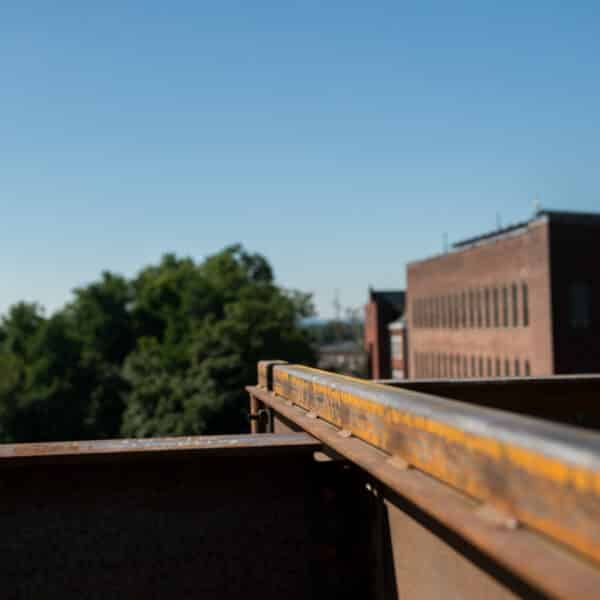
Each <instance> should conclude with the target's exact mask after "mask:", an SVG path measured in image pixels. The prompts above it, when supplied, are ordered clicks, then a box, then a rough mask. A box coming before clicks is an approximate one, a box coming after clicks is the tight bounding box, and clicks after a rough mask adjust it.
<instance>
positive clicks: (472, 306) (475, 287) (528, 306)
mask: <svg viewBox="0 0 600 600" xmlns="http://www.w3.org/2000/svg"><path fill="white" fill-rule="evenodd" d="M599 259H600V214H584V213H570V212H555V211H539V212H538V213H537V214H536V215H535V216H534V217H533V218H532V219H531V220H529V221H526V222H523V223H519V224H517V225H513V226H511V227H507V228H505V229H501V230H498V231H494V232H492V233H489V234H486V235H482V236H479V237H476V238H472V239H469V240H465V241H463V242H459V243H457V244H454V245H453V246H452V249H451V250H450V251H449V252H447V253H446V254H443V255H440V256H435V257H433V258H429V259H426V260H421V261H417V262H413V263H410V264H409V265H408V267H407V298H408V300H407V323H408V325H409V331H410V343H409V376H410V377H411V378H423V377H432V378H435V377H490V376H492V377H496V376H518V375H549V374H566V373H582V372H598V371H600V310H599V301H600V277H599V276H598V268H599V267H598V261H599Z"/></svg>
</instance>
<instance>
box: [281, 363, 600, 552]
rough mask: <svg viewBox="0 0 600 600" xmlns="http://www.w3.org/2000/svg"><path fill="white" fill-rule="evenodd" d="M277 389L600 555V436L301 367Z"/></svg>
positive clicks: (290, 369) (284, 370) (284, 371)
mask: <svg viewBox="0 0 600 600" xmlns="http://www.w3.org/2000/svg"><path fill="white" fill-rule="evenodd" d="M273 390H274V392H275V393H276V394H278V395H279V396H281V397H282V398H285V399H286V400H288V401H290V402H293V403H295V404H297V405H299V406H302V407H303V408H305V409H306V410H308V411H310V412H312V413H315V414H316V415H318V416H319V417H321V418H323V419H325V420H327V421H329V422H330V423H332V424H334V425H336V426H337V427H339V428H340V429H345V430H348V431H351V432H352V433H353V434H354V435H356V436H357V437H359V438H360V439H362V440H364V441H366V442H368V443H370V444H372V445H374V446H376V447H378V448H381V449H383V450H385V451H386V452H388V453H390V454H392V455H398V456H401V457H402V458H403V459H404V460H406V461H407V462H408V463H410V464H411V465H414V466H415V467H417V468H419V469H420V470H422V471H424V472H426V473H429V474H431V475H433V476H435V477H437V478H439V479H441V480H443V481H445V482H447V483H449V484H451V485H453V486H455V487H457V488H458V489H460V490H462V491H464V492H466V493H468V494H469V495H471V496H473V497H475V498H478V499H480V500H484V501H486V502H490V503H491V504H493V505H495V506H496V507H498V508H500V509H501V510H504V511H506V512H509V513H511V514H513V515H515V516H517V517H518V518H519V519H520V520H522V521H523V522H526V523H527V524H529V525H530V526H532V527H534V528H537V529H539V530H541V531H543V532H545V533H547V534H549V535H551V536H552V537H554V538H556V539H559V540H561V541H562V542H564V543H566V544H568V545H570V546H571V547H573V548H576V549H577V550H579V551H580V552H582V553H584V554H586V555H587V556H589V557H591V558H594V559H596V560H600V437H599V436H598V435H596V434H593V433H589V432H586V431H582V430H579V429H575V428H572V427H567V426H562V425H556V424H553V423H548V422H544V421H540V420H536V419H531V418H527V417H523V416H520V415H514V414H510V413H507V412H502V411H497V410H491V409H486V408H481V407H477V406H469V405H466V404H464V403H460V402H454V401H451V400H446V399H444V398H438V397H435V396H429V395H425V394H421V393H417V392H412V391H409V390H397V389H393V388H390V387H388V386H383V385H378V384H373V383H370V382H365V381H362V380H358V379H353V378H349V377H344V376H340V375H332V374H329V373H325V372H322V371H318V370H315V369H310V368H307V367H301V366H292V365H289V366H286V365H281V366H275V367H274V375H273Z"/></svg>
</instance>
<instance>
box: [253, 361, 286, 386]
mask: <svg viewBox="0 0 600 600" xmlns="http://www.w3.org/2000/svg"><path fill="white" fill-rule="evenodd" d="M285 364H286V362H285V361H284V360H261V361H259V362H258V385H259V386H260V387H262V388H265V389H268V390H270V389H272V388H273V367H275V366H277V365H285Z"/></svg>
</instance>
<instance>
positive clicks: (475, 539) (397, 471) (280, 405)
mask: <svg viewBox="0 0 600 600" xmlns="http://www.w3.org/2000/svg"><path fill="white" fill-rule="evenodd" d="M247 389H248V392H249V393H250V394H251V395H255V396H256V397H257V398H259V399H260V400H261V401H262V402H264V403H265V404H266V405H267V406H270V407H271V409H272V410H273V411H274V412H275V413H276V414H277V416H278V418H280V419H283V420H284V421H286V422H288V423H290V425H293V426H294V427H296V428H298V429H301V430H303V431H305V432H307V433H309V434H310V435H312V436H314V437H315V438H317V439H319V440H320V441H322V442H323V445H324V450H326V451H327V452H333V453H334V454H335V455H336V456H338V457H342V458H345V459H346V460H348V461H350V462H351V463H352V464H354V465H356V466H357V467H359V468H361V469H363V470H364V471H365V472H366V473H367V474H368V475H369V476H371V477H372V478H373V479H374V480H377V481H378V482H379V483H380V484H382V485H383V486H385V487H386V488H388V489H389V490H391V491H392V492H393V493H396V494H398V495H400V496H401V497H403V498H406V499H407V500H408V501H409V502H411V503H413V504H414V505H415V506H417V507H418V508H419V509H420V510H422V511H424V512H425V513H427V514H429V515H431V516H432V517H433V518H434V519H435V520H436V521H438V522H440V523H441V524H443V525H444V526H445V527H447V528H448V529H450V530H451V531H454V532H456V533H457V534H458V535H460V536H461V537H462V538H463V539H465V540H466V541H467V542H468V543H470V544H472V545H473V546H474V547H475V548H477V549H479V550H480V551H482V552H483V553H484V554H486V555H487V556H490V557H491V558H492V559H493V560H494V561H495V562H497V563H498V564H500V565H502V566H503V567H504V568H505V569H507V570H508V571H509V572H510V573H512V574H513V575H514V576H515V577H518V578H521V579H522V580H523V581H525V582H527V583H528V584H529V585H531V586H532V587H533V588H534V589H537V590H539V591H540V592H541V593H542V594H545V595H547V596H549V597H551V598H557V599H558V598H560V599H564V600H567V599H573V600H575V599H576V600H584V599H590V600H592V599H595V598H596V597H597V592H598V590H599V589H600V569H599V568H598V567H597V566H596V565H595V564H593V563H592V562H589V561H587V560H585V559H582V558H581V557H580V556H579V555H577V554H575V553H572V552H570V551H569V550H567V549H566V548H565V547H564V546H562V545H561V544H556V543H554V542H553V541H552V540H550V539H548V538H547V537H545V536H543V535H540V534H539V533H536V532H535V531H532V530H530V529H528V528H526V527H522V526H518V524H515V523H513V522H512V521H511V519H510V517H508V516H507V515H505V514H504V513H497V512H495V511H494V510H492V509H490V505H488V504H486V503H482V502H479V501H477V500H474V499H472V498H470V497H468V496H466V495H465V494H463V493H461V492H460V491H458V490H456V489H453V488H452V487H450V486H448V485H446V484H445V483H443V482H441V481H438V480H436V479H434V478H433V477H430V476H429V475H427V474H425V473H422V472H421V471H419V470H417V469H414V468H410V466H409V465H408V464H407V463H406V462H405V461H403V460H401V459H399V458H398V457H397V456H395V457H394V456H390V455H389V454H387V453H386V452H384V451H382V450H380V449H378V448H375V447H373V446H371V445H369V444H367V443H365V442H363V441H362V440H360V439H358V438H357V437H355V436H352V435H350V436H348V432H347V430H340V429H338V428H337V427H335V426H333V425H331V424H329V423H327V422H325V421H324V420H323V419H320V418H317V417H316V415H315V413H313V412H309V411H307V410H305V409H303V408H301V407H300V406H297V405H294V404H292V403H291V402H289V401H287V400H284V399H283V398H281V397H280V396H277V395H276V394H274V393H272V392H270V391H268V390H264V389H262V388H259V387H254V386H248V388H247Z"/></svg>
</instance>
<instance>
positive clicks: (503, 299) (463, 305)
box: [412, 283, 529, 329]
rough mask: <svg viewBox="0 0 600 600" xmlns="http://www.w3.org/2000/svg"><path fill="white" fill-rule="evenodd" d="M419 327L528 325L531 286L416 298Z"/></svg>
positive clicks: (414, 311)
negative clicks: (529, 288) (529, 287)
mask: <svg viewBox="0 0 600 600" xmlns="http://www.w3.org/2000/svg"><path fill="white" fill-rule="evenodd" d="M412 321H413V326H415V327H429V328H449V329H458V328H467V327H469V328H473V327H519V326H522V327H528V326H529V290H528V286H527V284H526V283H520V284H518V283H512V284H510V285H503V286H494V287H485V288H477V289H470V290H465V291H463V292H457V293H454V294H448V295H445V296H436V297H432V298H417V299H415V300H413V305H412Z"/></svg>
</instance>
